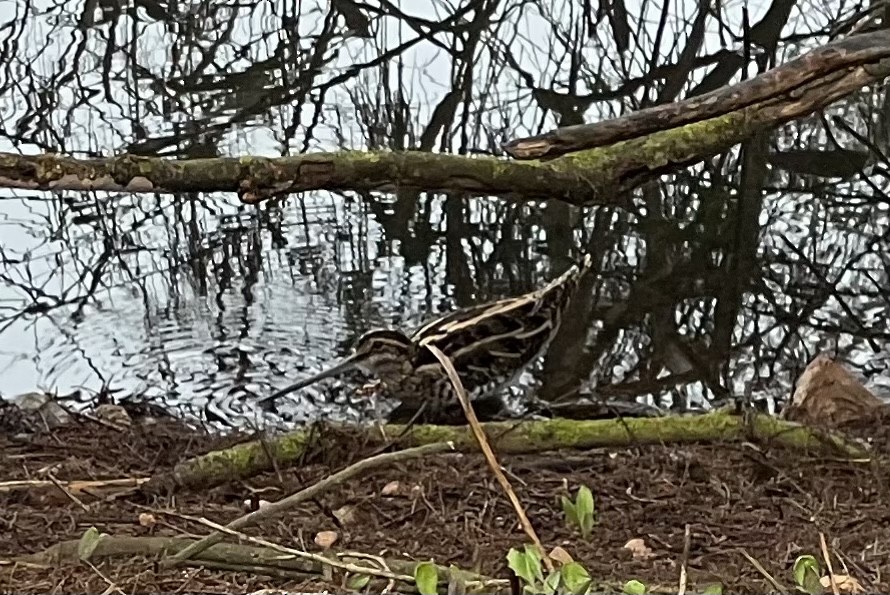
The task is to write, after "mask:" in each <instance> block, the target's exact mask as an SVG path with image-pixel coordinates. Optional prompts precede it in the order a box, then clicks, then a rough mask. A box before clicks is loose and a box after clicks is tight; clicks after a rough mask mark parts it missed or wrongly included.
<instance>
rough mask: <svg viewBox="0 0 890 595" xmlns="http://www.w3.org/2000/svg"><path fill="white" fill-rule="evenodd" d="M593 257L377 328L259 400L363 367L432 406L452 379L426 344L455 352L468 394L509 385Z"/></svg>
mask: <svg viewBox="0 0 890 595" xmlns="http://www.w3.org/2000/svg"><path fill="white" fill-rule="evenodd" d="M591 263H592V259H591V257H590V255H585V257H584V259H583V260H582V261H581V263H580V265H577V264H576V265H574V266H572V267H571V268H570V269H569V270H568V271H566V272H565V273H563V274H562V275H561V276H560V277H558V278H556V279H554V280H553V281H551V282H550V283H549V284H548V285H547V286H546V287H543V288H541V289H538V290H537V291H533V292H530V293H527V294H524V295H521V296H518V297H513V298H507V299H502V300H498V301H495V302H489V303H486V304H480V305H478V306H472V307H469V308H464V309H461V310H457V311H455V312H452V313H450V314H447V315H445V316H442V317H440V318H437V319H435V320H432V321H430V322H428V323H427V324H425V325H424V326H422V327H420V328H419V329H418V330H416V331H415V332H414V333H412V334H411V335H407V334H405V333H403V332H401V331H398V330H383V329H380V330H372V331H369V332H367V333H365V334H364V335H363V336H361V337H360V338H359V339H358V341H356V343H355V345H354V347H353V351H352V355H350V356H348V357H346V358H345V359H344V360H343V361H341V362H340V363H339V364H337V365H336V366H334V367H332V368H330V369H328V370H325V371H323V372H320V373H318V374H316V375H314V376H311V377H309V378H306V379H305V380H301V381H300V382H297V383H295V384H292V385H290V386H288V387H286V388H283V389H281V390H279V391H277V392H276V393H274V394H271V395H268V396H266V397H263V398H262V399H260V402H262V401H267V400H271V399H277V398H278V397H281V396H283V395H286V394H288V393H290V392H293V391H295V390H298V389H300V388H303V387H305V386H308V385H310V384H313V383H315V382H317V381H318V380H321V379H322V378H330V377H332V376H339V375H340V374H342V373H344V372H347V371H349V370H355V369H358V370H360V371H362V372H363V373H365V374H367V375H370V376H374V377H376V378H378V379H380V380H381V381H382V382H383V385H384V387H385V392H386V394H387V395H389V396H392V397H395V398H397V399H399V400H400V401H401V402H402V405H403V406H405V405H407V406H409V407H412V406H414V405H416V406H417V407H418V408H419V407H420V406H424V408H425V410H426V411H427V413H432V412H434V411H438V410H439V409H440V408H441V407H443V406H446V405H449V404H452V403H456V402H457V399H456V396H455V394H454V389H453V388H452V386H451V382H450V381H449V380H448V377H447V376H446V374H445V371H444V370H443V369H442V366H441V365H440V364H439V361H438V360H437V359H436V357H435V356H434V355H433V354H432V352H431V351H430V350H429V349H426V348H425V347H426V346H427V345H435V346H436V347H438V348H439V349H440V350H442V352H443V353H445V355H447V356H448V357H449V358H450V359H451V362H452V364H453V365H454V368H455V369H456V370H457V372H458V374H459V375H460V378H461V382H462V383H463V385H464V388H465V389H466V391H467V393H468V395H469V396H470V398H471V399H478V398H480V397H482V396H483V395H488V394H490V393H492V392H494V391H495V390H497V389H498V388H501V387H504V386H506V385H509V384H510V383H512V382H513V381H515V380H516V378H517V377H518V376H519V375H520V374H521V373H522V371H523V370H524V369H525V368H526V367H527V366H528V364H530V363H532V362H533V361H534V360H535V359H536V358H537V357H538V356H539V355H541V354H542V353H543V352H544V351H545V350H546V349H547V346H548V345H549V344H550V341H551V340H552V339H553V337H554V335H556V332H557V330H558V329H559V325H560V323H561V322H562V314H563V312H564V311H565V309H566V306H567V305H568V303H569V301H570V299H571V297H572V296H573V295H574V293H575V289H576V287H577V284H578V280H579V279H580V277H581V275H582V274H583V273H584V272H585V271H586V270H587V269H589V268H590V266H591Z"/></svg>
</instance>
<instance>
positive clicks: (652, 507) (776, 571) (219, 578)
mask: <svg viewBox="0 0 890 595" xmlns="http://www.w3.org/2000/svg"><path fill="white" fill-rule="evenodd" d="M869 432H870V433H871V435H872V436H874V435H875V434H876V433H877V434H881V432H882V428H881V426H880V425H876V426H874V427H872V428H870V429H869ZM244 438H245V437H243V436H242V437H240V438H239V437H238V436H229V437H214V436H211V435H208V434H206V433H201V432H197V431H195V430H193V429H188V428H185V427H183V426H180V425H179V424H177V423H176V422H173V421H169V420H167V421H162V422H160V423H157V424H154V425H141V424H137V425H134V427H133V428H132V429H130V430H127V431H124V432H116V431H113V430H111V429H109V428H107V427H104V426H100V425H97V424H93V423H90V422H85V423H83V424H74V425H72V426H71V427H66V428H63V429H60V430H56V431H54V432H53V433H44V434H42V435H38V436H36V437H34V438H33V439H30V440H28V441H27V443H22V442H20V441H15V440H13V439H11V438H3V437H0V460H2V463H0V464H2V467H0V468H2V469H3V473H2V477H0V480H2V481H7V480H12V479H24V478H46V477H47V470H51V473H52V475H53V476H54V477H55V478H57V479H59V480H74V479H100V478H118V477H133V476H147V475H150V474H151V473H153V472H157V471H161V470H165V469H169V468H170V467H171V466H172V465H173V464H174V463H175V462H176V461H178V460H180V459H182V458H184V457H187V456H190V455H194V454H198V453H201V452H205V451H208V450H211V449H214V448H219V447H223V446H226V445H229V444H232V443H234V442H236V441H238V440H239V439H240V440H243V439H244ZM878 439H879V440H881V441H884V440H886V438H885V437H884V436H883V435H881V436H878ZM342 446H343V448H338V449H336V450H337V452H331V451H327V452H326V453H325V456H324V457H316V459H317V460H316V461H315V462H312V461H307V462H306V464H305V465H303V466H302V467H301V468H298V469H282V470H280V473H279V474H269V475H267V476H263V477H257V478H255V479H254V480H251V481H250V482H244V483H242V482H239V483H232V484H229V485H224V486H221V487H217V488H213V489H210V490H207V491H206V492H204V493H199V492H189V493H179V494H176V495H175V497H172V498H152V499H149V498H147V497H143V496H140V495H132V496H128V497H126V498H120V499H117V500H114V501H109V502H95V503H92V504H89V505H87V506H86V509H85V508H84V507H82V506H80V505H79V504H77V503H75V502H73V501H71V500H70V499H69V498H67V497H66V496H65V495H64V494H63V493H62V492H61V491H60V490H45V491H43V492H41V493H40V494H33V493H16V494H6V495H2V494H0V505H2V510H3V514H2V518H0V560H9V559H10V558H13V557H15V556H18V555H22V554H27V553H33V552H37V551H40V550H41V549H43V548H46V547H48V546H51V545H52V544H54V543H56V542H58V541H61V540H71V539H78V538H79V537H80V536H81V535H82V534H83V533H84V531H85V530H86V529H88V528H89V527H90V526H95V527H96V528H97V529H99V530H100V531H102V532H106V533H109V534H114V535H136V536H139V535H142V536H145V535H170V536H174V535H178V536H182V535H189V534H191V535H195V534H204V533H206V532H207V529H206V528H204V527H203V526H201V525H199V524H197V523H195V522H192V521H189V520H187V519H184V518H182V517H181V516H176V515H175V514H164V512H163V511H168V512H175V513H179V514H184V515H195V516H204V517H206V518H209V519H211V520H214V521H216V522H219V523H226V522H228V521H231V520H232V519H234V518H236V517H237V516H240V515H241V514H242V513H243V512H244V508H243V501H244V500H245V498H249V497H250V494H251V491H252V490H256V489H259V488H269V491H268V492H265V493H263V494H262V495H261V497H262V498H265V499H268V500H274V499H277V498H279V497H281V496H282V495H284V494H285V493H292V492H293V491H295V490H297V489H299V488H301V487H305V486H307V485H310V484H311V483H313V482H315V481H317V480H318V479H320V478H322V477H323V476H325V475H326V474H328V473H330V472H331V470H332V469H334V470H336V469H339V468H342V467H343V466H344V465H346V464H348V463H350V462H353V461H354V460H356V459H357V458H359V457H360V456H362V454H364V453H361V452H359V451H360V450H361V449H360V448H359V447H356V446H354V445H349V444H343V445H342ZM322 459H324V462H321V461H322ZM502 463H503V464H504V466H505V467H506V468H507V469H508V470H509V473H510V477H511V479H512V483H513V484H514V486H515V488H516V491H517V493H518V495H519V497H520V499H521V501H522V502H523V503H524V505H525V506H526V508H527V511H528V514H529V517H530V519H531V521H532V523H533V524H534V525H535V527H536V528H537V530H538V531H539V533H540V536H541V539H542V540H543V542H544V543H545V545H547V546H549V547H552V546H555V545H561V546H563V547H564V548H565V549H566V550H568V551H569V552H570V553H571V554H572V555H573V556H574V557H575V559H576V560H578V561H580V562H581V563H582V564H583V565H584V566H586V568H587V569H588V570H589V572H590V573H591V575H593V576H595V577H597V578H601V579H611V580H615V581H618V582H622V583H623V582H624V581H626V580H628V579H634V578H635V579H639V580H641V581H643V582H644V583H646V584H649V585H662V586H668V587H669V586H671V585H673V588H674V589H675V590H676V585H677V582H678V577H679V572H680V564H681V560H682V557H683V543H684V529H685V527H686V525H687V524H688V525H689V530H690V537H691V538H690V544H689V545H690V547H689V552H688V559H687V567H688V571H689V580H690V583H691V584H699V585H701V584H703V583H709V582H713V581H719V582H722V583H723V584H724V592H733V593H742V592H752V593H754V592H757V593H760V592H764V591H774V590H775V589H774V588H773V587H772V586H771V585H770V583H769V582H767V580H766V579H765V577H764V575H763V574H762V573H761V572H760V571H758V570H757V569H756V568H755V567H754V565H753V564H752V563H751V562H750V561H749V560H748V559H747V558H746V557H745V556H744V554H743V552H745V553H747V554H748V555H749V556H751V557H752V558H753V559H755V560H756V561H758V562H759V563H760V564H761V565H762V566H763V567H764V569H765V570H766V572H767V573H769V574H770V575H772V576H773V577H775V578H776V579H777V580H778V581H779V582H781V583H782V584H783V585H784V586H785V587H786V588H788V587H791V585H792V584H793V583H792V578H791V567H792V564H793V562H794V560H795V558H796V557H797V556H798V555H800V554H813V555H815V556H816V557H817V558H819V559H820V561H821V559H822V554H821V549H820V532H821V533H822V534H824V536H825V539H826V541H827V544H828V550H829V552H830V554H831V556H832V563H833V568H834V571H835V573H846V574H850V575H852V576H854V577H855V578H856V579H857V580H859V581H860V582H861V583H862V584H863V585H864V586H865V588H866V589H868V590H869V591H872V592H874V591H884V592H886V591H888V590H890V579H888V577H890V550H888V549H887V547H886V544H887V543H888V540H890V499H888V497H887V496H888V494H887V486H890V481H888V479H890V473H888V468H887V467H886V466H879V465H877V464H875V463H856V462H840V461H827V460H824V459H815V458H808V457H806V456H804V455H802V454H800V453H794V452H790V451H783V450H778V449H770V448H768V447H762V446H753V445H749V444H724V445H697V446H691V447H689V446H684V447H672V446H659V447H646V448H631V449H617V450H596V451H589V452H577V451H573V452H555V453H548V454H545V455H536V456H512V457H504V458H503V460H502ZM392 481H397V482H399V483H400V485H401V486H402V487H403V491H402V492H401V494H400V495H396V496H389V497H386V496H382V495H381V494H380V492H381V489H382V488H383V486H385V485H386V484H387V483H389V482H392ZM566 482H567V484H568V486H569V488H570V489H571V490H572V492H574V491H575V489H577V486H579V485H581V484H584V485H587V486H589V487H590V488H591V489H592V490H593V493H594V495H595V498H596V505H597V509H598V520H597V524H596V526H595V528H594V531H593V535H592V536H591V537H590V539H589V540H586V541H585V540H583V539H581V538H580V537H579V536H578V535H577V534H576V533H575V532H574V531H572V530H571V529H568V528H567V527H566V525H565V522H564V521H563V519H562V512H561V510H560V507H559V505H558V502H557V501H558V496H559V494H561V493H563V489H564V487H563V486H564V485H565V484H566ZM414 486H419V489H414V490H413V491H412V490H411V488H412V487H414ZM344 506H349V507H352V509H353V512H354V515H353V516H354V518H352V519H345V521H344V522H341V521H340V520H338V518H337V516H336V515H335V514H334V512H333V511H336V510H338V509H341V507H344ZM147 511H150V512H152V513H153V514H154V516H155V517H156V518H157V519H158V520H159V522H158V523H157V524H155V525H153V526H151V527H144V526H142V525H140V523H139V521H138V517H139V514H140V513H144V512H147ZM341 516H342V515H341ZM322 530H333V531H337V532H338V533H339V535H340V537H339V542H338V544H337V547H341V548H344V549H349V550H355V551H363V552H368V553H374V554H380V555H385V556H390V557H410V558H412V559H417V560H422V559H434V560H435V561H437V562H439V563H441V564H446V565H447V564H450V563H453V564H457V565H458V566H461V567H464V568H467V569H477V570H479V571H480V572H482V573H484V574H486V575H489V576H493V577H500V578H504V577H506V576H507V572H506V564H505V554H506V553H507V551H508V550H509V548H511V547H516V546H519V547H521V545H522V544H524V543H526V542H527V540H526V538H525V536H524V534H523V533H522V532H521V531H520V530H519V528H518V527H517V523H516V517H515V514H514V513H513V511H512V509H511V507H510V505H509V503H508V502H507V500H506V498H505V497H504V496H503V494H502V492H501V490H500V488H499V486H498V484H497V482H496V481H495V480H494V479H493V477H492V475H491V473H490V471H489V470H488V468H487V467H486V465H485V463H484V460H483V459H482V458H481V456H460V455H446V456H440V457H435V458H428V459H424V460H417V461H414V462H410V463H407V464H403V465H399V466H398V467H397V468H391V469H387V470H382V471H379V472H376V473H372V474H371V475H370V476H367V477H365V478H363V479H360V480H356V481H354V482H352V483H349V484H347V485H343V486H341V487H340V488H338V489H336V490H335V491H333V492H332V493H330V494H328V495H326V496H325V497H323V498H321V499H319V500H318V501H316V502H313V503H309V504H307V505H305V506H303V507H302V508H301V509H299V510H296V511H294V512H292V513H291V514H289V515H287V517H286V518H278V519H275V520H273V521H271V522H267V523H265V524H264V525H262V526H260V527H254V528H252V529H250V530H248V531H247V532H248V533H249V534H253V535H259V536H262V537H264V538H266V539H270V540H275V541H278V542H280V543H283V544H285V545H290V546H295V547H301V548H304V549H306V550H309V551H318V550H319V548H318V547H317V546H316V545H315V544H314V543H313V537H314V536H315V535H316V533H317V532H319V531H322ZM634 538H640V539H642V540H644V542H645V544H646V545H647V546H648V547H649V548H651V557H648V558H640V557H638V558H634V556H633V555H632V554H631V552H630V551H629V550H627V549H625V548H624V545H625V544H626V543H627V542H628V540H630V539H634ZM4 564H5V566H0V591H5V590H9V589H11V590H13V591H15V592H21V593H49V592H67V593H82V592H96V593H100V592H103V591H105V590H106V589H107V588H108V586H109V581H110V582H112V583H114V584H116V585H117V586H118V587H119V588H120V589H121V590H122V591H123V592H126V593H129V592H155V593H156V592H214V593H216V592H219V593H222V592H227V593H232V592H242V593H249V592H251V591H256V590H259V589H261V588H275V589H286V590H290V591H304V592H305V591H312V592H319V591H321V590H325V589H327V590H328V591H329V592H343V591H344V590H345V589H344V588H343V586H342V584H341V581H340V580H339V579H336V580H333V581H332V582H326V581H324V580H323V579H321V578H314V579H306V580H293V579H282V578H273V577H268V576H259V575H252V574H246V573H233V572H223V571H211V570H205V569H196V568H186V569H184V570H183V569H174V570H162V569H159V567H158V565H157V564H156V560H150V559H106V560H104V561H98V562H97V563H96V564H95V568H91V567H90V566H89V565H87V564H71V565H68V566H63V567H60V568H55V569H50V570H46V569H34V568H23V567H21V566H16V565H12V564H9V563H4ZM844 566H846V569H844Z"/></svg>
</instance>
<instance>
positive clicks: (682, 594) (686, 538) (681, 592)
mask: <svg viewBox="0 0 890 595" xmlns="http://www.w3.org/2000/svg"><path fill="white" fill-rule="evenodd" d="M691 542H692V535H691V534H690V531H689V523H686V528H685V529H684V530H683V557H682V558H681V560H680V586H679V588H678V589H677V595H686V581H687V580H688V573H687V570H686V565H687V564H688V563H689V546H690V544H691Z"/></svg>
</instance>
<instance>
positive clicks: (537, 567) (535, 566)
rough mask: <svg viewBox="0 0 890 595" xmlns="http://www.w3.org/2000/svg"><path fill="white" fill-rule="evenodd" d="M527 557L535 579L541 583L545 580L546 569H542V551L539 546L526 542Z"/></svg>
mask: <svg viewBox="0 0 890 595" xmlns="http://www.w3.org/2000/svg"><path fill="white" fill-rule="evenodd" d="M525 557H526V558H528V559H529V566H530V567H531V569H532V572H534V576H535V580H536V581H537V582H539V583H540V582H544V571H543V570H542V569H541V552H539V551H538V548H537V547H535V546H533V545H528V544H526V546H525Z"/></svg>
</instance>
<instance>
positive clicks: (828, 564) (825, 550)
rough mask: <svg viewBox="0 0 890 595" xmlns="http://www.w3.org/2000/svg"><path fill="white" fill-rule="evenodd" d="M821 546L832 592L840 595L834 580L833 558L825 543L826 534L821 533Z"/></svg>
mask: <svg viewBox="0 0 890 595" xmlns="http://www.w3.org/2000/svg"><path fill="white" fill-rule="evenodd" d="M819 546H820V547H821V548H822V557H823V558H824V559H825V567H826V568H827V569H828V580H829V581H831V592H832V593H834V595H838V588H837V581H836V580H834V569H833V568H832V567H831V556H829V555H828V544H827V543H826V542H825V533H822V532H821V531H819Z"/></svg>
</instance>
